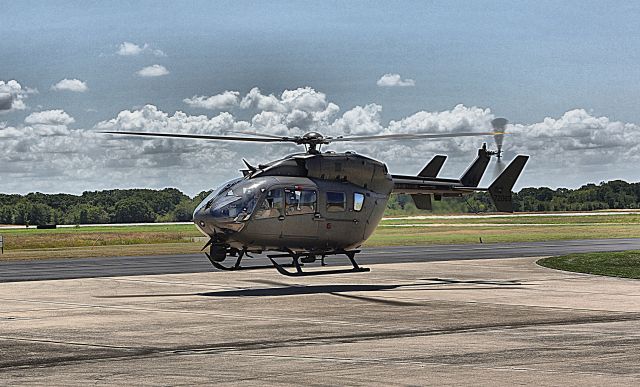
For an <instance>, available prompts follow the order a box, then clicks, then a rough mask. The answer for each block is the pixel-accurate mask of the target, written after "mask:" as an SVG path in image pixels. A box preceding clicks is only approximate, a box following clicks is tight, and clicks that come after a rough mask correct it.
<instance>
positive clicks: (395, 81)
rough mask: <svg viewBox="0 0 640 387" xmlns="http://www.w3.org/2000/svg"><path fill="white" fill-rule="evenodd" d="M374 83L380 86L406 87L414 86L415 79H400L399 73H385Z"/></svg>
mask: <svg viewBox="0 0 640 387" xmlns="http://www.w3.org/2000/svg"><path fill="white" fill-rule="evenodd" d="M376 85H378V86H380V87H396V86H397V87H407V86H415V85H416V81H414V80H413V79H410V78H405V79H402V77H401V76H400V74H392V73H387V74H385V75H383V76H381V77H380V79H378V81H377V82H376Z"/></svg>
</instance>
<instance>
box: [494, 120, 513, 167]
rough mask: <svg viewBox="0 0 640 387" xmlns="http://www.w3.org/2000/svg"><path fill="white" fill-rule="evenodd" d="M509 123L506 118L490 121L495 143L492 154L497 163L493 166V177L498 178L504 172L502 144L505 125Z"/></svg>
mask: <svg viewBox="0 0 640 387" xmlns="http://www.w3.org/2000/svg"><path fill="white" fill-rule="evenodd" d="M508 123H509V121H508V120H507V119H506V118H496V119H494V120H492V121H491V126H492V127H493V139H494V141H495V143H496V149H497V150H496V151H494V152H492V155H495V156H496V158H497V162H496V163H495V165H494V169H493V177H494V178H496V177H498V176H499V175H500V174H501V173H502V171H504V168H505V164H504V163H503V162H502V144H503V142H504V135H505V133H506V131H507V124H508Z"/></svg>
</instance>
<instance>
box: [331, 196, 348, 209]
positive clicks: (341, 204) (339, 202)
mask: <svg viewBox="0 0 640 387" xmlns="http://www.w3.org/2000/svg"><path fill="white" fill-rule="evenodd" d="M346 209H347V196H346V195H345V194H344V192H327V212H341V211H344V210H346Z"/></svg>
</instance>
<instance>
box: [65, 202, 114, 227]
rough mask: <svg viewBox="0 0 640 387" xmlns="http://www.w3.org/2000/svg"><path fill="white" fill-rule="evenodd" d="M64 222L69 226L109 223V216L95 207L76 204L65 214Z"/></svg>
mask: <svg viewBox="0 0 640 387" xmlns="http://www.w3.org/2000/svg"><path fill="white" fill-rule="evenodd" d="M65 220H66V223H69V224H101V223H109V214H108V213H107V212H106V211H105V210H104V209H102V208H100V207H97V206H92V205H90V204H78V205H76V206H74V207H73V208H72V209H71V210H70V211H69V212H68V213H67V216H66V218H65Z"/></svg>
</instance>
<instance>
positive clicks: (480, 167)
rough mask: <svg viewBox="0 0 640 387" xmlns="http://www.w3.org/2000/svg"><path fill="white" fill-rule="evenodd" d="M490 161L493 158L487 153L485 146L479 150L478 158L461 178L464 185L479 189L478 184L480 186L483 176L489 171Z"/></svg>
mask: <svg viewBox="0 0 640 387" xmlns="http://www.w3.org/2000/svg"><path fill="white" fill-rule="evenodd" d="M490 159H491V156H489V153H488V152H487V145H486V144H485V145H483V146H482V148H480V149H478V157H477V158H476V159H475V161H474V162H473V164H471V165H470V166H469V168H467V170H466V171H465V172H464V174H463V175H462V177H461V178H460V182H461V183H462V185H464V186H465V187H477V186H478V184H480V180H481V179H482V175H484V171H486V170H487V166H488V165H489V160H490Z"/></svg>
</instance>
